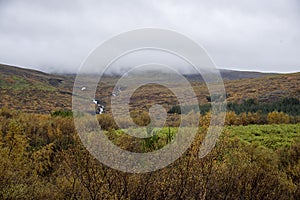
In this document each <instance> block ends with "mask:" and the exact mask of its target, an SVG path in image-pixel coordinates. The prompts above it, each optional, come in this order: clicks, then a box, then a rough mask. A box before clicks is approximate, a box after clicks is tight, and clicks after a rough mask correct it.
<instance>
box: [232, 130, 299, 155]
mask: <svg viewBox="0 0 300 200" xmlns="http://www.w3.org/2000/svg"><path fill="white" fill-rule="evenodd" d="M226 130H227V131H229V133H230V136H231V137H238V138H239V139H240V140H241V141H244V142H249V143H253V144H257V145H260V146H264V147H266V148H269V149H272V150H277V149H279V148H281V147H289V146H291V144H292V143H293V142H294V141H295V140H300V124H271V125H248V126H229V127H226Z"/></svg>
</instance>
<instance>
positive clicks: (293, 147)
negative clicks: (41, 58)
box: [0, 65, 300, 200]
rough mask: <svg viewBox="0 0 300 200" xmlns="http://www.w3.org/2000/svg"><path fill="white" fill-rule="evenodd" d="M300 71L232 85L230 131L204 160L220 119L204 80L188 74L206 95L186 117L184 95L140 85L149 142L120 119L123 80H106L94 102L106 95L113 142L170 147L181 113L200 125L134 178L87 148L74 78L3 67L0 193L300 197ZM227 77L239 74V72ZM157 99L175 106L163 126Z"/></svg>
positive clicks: (136, 110)
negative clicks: (178, 151) (114, 110)
mask: <svg viewBox="0 0 300 200" xmlns="http://www.w3.org/2000/svg"><path fill="white" fill-rule="evenodd" d="M236 73H237V77H239V76H240V74H239V72H236ZM259 76H262V74H260V75H259ZM299 76H300V73H295V74H288V75H276V76H265V75H264V76H263V77H258V76H257V75H255V74H251V73H250V74H247V77H253V78H252V79H251V78H249V79H242V80H230V81H229V80H228V81H225V87H226V91H227V93H228V94H227V95H226V99H227V101H228V110H227V115H226V120H225V128H224V132H223V134H222V135H221V137H220V138H219V140H218V142H217V144H216V146H215V148H213V150H212V151H211V152H210V153H209V154H208V155H207V156H206V157H204V158H201V159H200V158H199V157H198V150H199V148H200V147H201V143H202V141H203V138H204V137H205V135H206V132H207V128H208V126H209V123H210V120H211V112H210V104H209V102H210V101H211V99H210V98H209V97H208V91H207V88H206V87H205V84H204V83H203V82H201V81H199V80H198V79H197V77H193V76H191V77H187V78H188V80H190V82H191V85H192V86H193V88H194V90H195V92H196V93H197V94H199V96H197V97H198V100H199V102H200V103H201V106H200V113H195V112H193V110H194V109H195V108H194V106H190V107H187V108H185V109H184V110H185V111H186V112H185V113H182V110H181V109H180V107H178V106H173V107H172V106H171V105H178V100H177V99H176V97H175V96H174V94H173V93H172V91H169V90H168V89H167V88H164V87H160V86H159V85H157V84H152V85H151V86H150V87H141V88H138V89H137V90H135V91H134V94H133V95H132V97H131V99H130V115H131V117H132V119H133V121H134V122H135V123H136V124H138V125H141V126H144V127H146V131H147V134H148V135H150V134H152V133H155V134H154V136H152V137H149V138H145V139H140V138H135V137H131V136H130V135H128V134H125V132H126V131H127V130H128V129H129V125H130V124H129V123H130V121H129V120H128V119H120V121H118V125H120V126H121V128H119V127H118V125H117V124H116V122H115V120H114V118H113V117H112V115H111V113H110V105H109V102H110V97H111V92H112V89H113V86H114V84H115V82H116V78H115V77H104V81H103V82H102V85H101V84H99V87H98V88H97V92H96V97H95V98H98V99H100V97H99V94H101V100H103V101H104V102H105V103H106V105H107V106H106V108H107V113H105V114H102V115H97V116H96V117H97V119H98V122H99V125H100V126H101V127H102V129H104V130H105V134H106V136H107V137H108V138H109V140H111V141H112V142H113V143H114V144H116V145H117V146H119V147H120V148H122V149H125V150H128V151H132V152H151V151H155V150H157V149H161V148H162V147H164V146H165V145H167V144H169V143H171V142H172V141H173V139H174V137H175V136H176V133H177V130H178V127H179V125H180V123H181V121H180V117H181V116H182V115H186V117H187V118H188V120H187V123H191V122H196V123H199V130H198V133H197V135H196V138H195V140H194V141H193V143H192V145H191V147H190V148H189V149H188V150H187V151H186V152H185V153H184V155H182V156H181V157H180V158H179V159H178V160H176V161H175V162H174V163H172V164H170V165H169V166H167V167H165V168H163V169H161V170H158V171H155V172H149V173H144V174H130V173H124V172H120V171H116V170H114V169H111V168H109V167H107V166H105V165H104V164H102V163H100V162H98V161H97V160H96V159H95V158H94V157H93V156H92V155H91V154H90V153H89V152H88V151H87V150H86V148H85V147H84V146H83V145H82V143H81V140H80V139H79V137H78V135H77V133H76V130H75V127H74V121H73V113H72V112H71V97H72V88H73V81H74V77H73V76H71V75H70V76H59V75H50V74H46V73H42V72H38V71H34V70H26V69H20V68H15V67H11V66H4V65H0V89H1V90H0V95H1V99H0V108H1V109H0V199H124V200H125V199H202V200H204V199H291V200H293V199H299V196H300V116H299V113H300V110H299V97H300V90H299ZM227 77H228V78H229V79H236V78H234V77H232V72H230V73H229V74H228V75H227ZM87 79H88V78H87ZM87 89H88V88H87ZM178 89H179V90H182V91H183V92H184V90H185V88H184V87H182V88H178ZM141 94H142V95H141ZM97 95H98V96H97ZM186 98H187V99H188V98H189V97H186ZM214 98H218V99H220V98H222V97H218V96H215V97H214ZM146 100H147V101H146ZM154 104H160V105H162V106H163V107H164V108H165V109H166V110H169V113H168V116H167V121H166V124H165V126H164V128H162V129H158V128H156V127H153V126H149V123H150V117H149V114H148V111H149V108H150V107H151V106H152V105H154ZM91 107H93V104H92V102H91ZM92 112H93V111H91V113H92ZM78 114H79V113H76V116H77V115H78ZM199 115H200V121H199V122H198V119H199ZM81 117H82V119H83V120H85V119H86V118H85V117H86V116H84V115H81ZM79 123H80V122H79ZM183 125H184V126H187V125H188V124H183ZM133 131H140V130H139V129H134V130H133ZM91 142H95V143H97V141H91ZM110 156H111V157H114V156H115V155H113V154H111V155H110Z"/></svg>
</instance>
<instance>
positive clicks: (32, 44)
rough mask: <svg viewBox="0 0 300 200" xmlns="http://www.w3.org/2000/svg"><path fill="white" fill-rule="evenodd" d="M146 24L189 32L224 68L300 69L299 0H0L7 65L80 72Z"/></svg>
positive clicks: (1, 59)
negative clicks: (94, 54)
mask: <svg viewBox="0 0 300 200" xmlns="http://www.w3.org/2000/svg"><path fill="white" fill-rule="evenodd" d="M145 27H155V28H162V29H170V30H174V31H177V32H179V33H182V34H184V35H187V36H188V37H190V38H191V39H193V40H194V41H196V42H197V43H199V44H200V45H202V46H203V47H204V48H205V49H206V51H207V52H208V54H209V55H210V57H211V58H212V59H213V61H214V62H215V64H216V65H217V67H218V68H222V69H235V70H247V71H262V72H296V71H300V56H299V55H300V1H298V0H263V1H262V0H251V1H249V0H227V1H219V0H210V1H205V0H200V1H199V0H188V1H180V0H177V1H175V0H161V1H158V0H157V1H154V0H153V1H152V0H143V1H142V0H128V1H124V0H106V1H104V0H63V1H62V0H49V1H39V0H27V1H23V0H0V45H1V48H0V63H5V64H11V65H16V66H21V67H26V68H32V69H38V70H41V71H45V72H57V73H76V72H77V70H78V69H79V67H80V65H81V64H82V62H83V61H84V60H85V59H86V58H87V56H88V55H89V53H90V52H91V51H92V50H93V49H95V48H96V47H97V46H98V45H100V44H101V43H102V42H104V41H105V40H107V39H108V38H111V37H112V36H114V35H117V34H119V33H122V32H125V31H129V30H133V29H138V28H145Z"/></svg>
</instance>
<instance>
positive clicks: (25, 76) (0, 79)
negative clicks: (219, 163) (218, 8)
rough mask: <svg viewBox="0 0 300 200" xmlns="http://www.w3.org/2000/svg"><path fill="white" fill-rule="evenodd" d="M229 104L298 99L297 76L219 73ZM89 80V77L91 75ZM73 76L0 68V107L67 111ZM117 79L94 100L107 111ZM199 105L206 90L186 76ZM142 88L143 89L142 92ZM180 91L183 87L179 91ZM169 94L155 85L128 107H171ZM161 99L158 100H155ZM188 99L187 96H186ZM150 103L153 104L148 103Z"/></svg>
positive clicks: (109, 81) (299, 77)
mask: <svg viewBox="0 0 300 200" xmlns="http://www.w3.org/2000/svg"><path fill="white" fill-rule="evenodd" d="M221 74H222V76H223V78H224V85H225V89H226V92H227V94H228V98H227V100H228V101H230V102H238V103H239V102H242V101H243V100H244V99H248V98H253V99H256V100H257V101H258V102H266V101H269V102H270V101H271V102H272V101H276V100H278V99H281V98H284V97H295V98H300V89H299V88H300V87H299V86H300V73H293V74H275V75H274V74H268V73H267V74H266V73H259V72H239V71H230V70H221ZM91 77H92V76H91ZM74 78H75V75H54V74H47V73H44V72H40V71H36V70H30V69H23V68H18V67H13V66H8V65H0V96H1V98H0V108H1V107H4V106H6V107H8V108H11V109H17V110H22V111H25V112H37V113H50V112H52V111H54V110H71V107H72V89H73V82H74ZM118 78H119V77H116V76H114V77H105V78H104V81H103V82H104V84H103V85H101V86H100V87H99V88H98V89H97V93H96V98H98V99H99V100H101V101H104V102H105V103H106V104H107V108H108V110H109V104H110V98H111V92H112V90H113V87H114V83H116V81H117V80H118ZM187 78H188V80H189V81H190V82H191V84H192V86H193V87H194V90H195V91H196V93H197V94H198V95H197V97H198V99H199V102H200V103H203V104H205V103H207V102H208V101H207V97H208V95H209V94H208V91H207V88H206V85H205V84H204V83H203V82H202V81H201V80H200V79H199V75H188V76H187ZM145 89H146V90H145ZM180 89H182V91H184V90H185V88H184V87H182V88H180ZM171 96H172V95H170V94H168V93H165V92H164V90H160V89H158V88H157V86H153V87H149V88H143V89H141V90H139V89H137V90H136V91H135V94H134V95H133V97H132V99H131V100H132V101H133V102H132V105H135V106H137V107H138V109H139V108H145V107H148V106H149V105H152V104H153V103H155V101H157V102H156V103H161V102H163V103H164V104H166V105H167V106H172V105H173V104H174V98H173V99H172V98H171ZM159 98H161V99H160V100H158V99H159ZM187 98H189V97H187ZM152 101H153V102H152Z"/></svg>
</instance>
